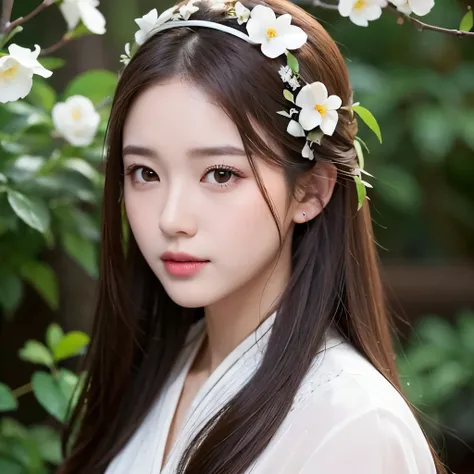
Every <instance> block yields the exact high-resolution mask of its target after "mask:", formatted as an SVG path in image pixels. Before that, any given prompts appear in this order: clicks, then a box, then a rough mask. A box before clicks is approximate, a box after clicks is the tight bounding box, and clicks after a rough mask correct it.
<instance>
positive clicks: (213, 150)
mask: <svg viewBox="0 0 474 474" xmlns="http://www.w3.org/2000/svg"><path fill="white" fill-rule="evenodd" d="M186 154H187V155H188V156H189V157H198V158H200V157H206V156H226V155H227V156H229V155H230V156H247V155H246V153H245V151H244V150H242V149H241V148H238V147H235V146H232V145H223V146H211V147H197V148H190V149H189V150H188V151H187V152H186ZM122 155H123V156H125V155H137V156H145V157H147V158H153V159H159V155H158V153H157V152H156V151H155V150H153V149H151V148H148V147H146V146H140V145H127V146H126V147H124V149H123V151H122Z"/></svg>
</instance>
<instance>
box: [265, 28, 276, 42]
mask: <svg viewBox="0 0 474 474" xmlns="http://www.w3.org/2000/svg"><path fill="white" fill-rule="evenodd" d="M276 37H277V32H276V30H275V28H268V29H267V38H268V39H269V40H271V39H272V38H276Z"/></svg>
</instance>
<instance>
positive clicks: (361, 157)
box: [354, 140, 364, 170]
mask: <svg viewBox="0 0 474 474" xmlns="http://www.w3.org/2000/svg"><path fill="white" fill-rule="evenodd" d="M354 148H355V150H356V153H357V159H358V161H359V168H360V169H361V170H363V169H364V152H363V151H362V146H361V144H360V142H359V141H358V140H354Z"/></svg>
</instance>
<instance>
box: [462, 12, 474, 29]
mask: <svg viewBox="0 0 474 474" xmlns="http://www.w3.org/2000/svg"><path fill="white" fill-rule="evenodd" d="M473 26H474V15H473V12H472V10H469V11H468V12H467V13H466V14H465V15H464V16H463V17H462V20H461V24H460V25H459V29H460V30H461V31H471V30H472V27H473Z"/></svg>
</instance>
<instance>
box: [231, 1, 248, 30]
mask: <svg viewBox="0 0 474 474" xmlns="http://www.w3.org/2000/svg"><path fill="white" fill-rule="evenodd" d="M235 15H236V16H237V23H238V24H239V25H242V24H243V23H245V22H246V21H248V19H249V17H250V10H249V9H248V8H247V7H244V6H243V5H242V4H241V3H240V2H237V3H236V4H235Z"/></svg>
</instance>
